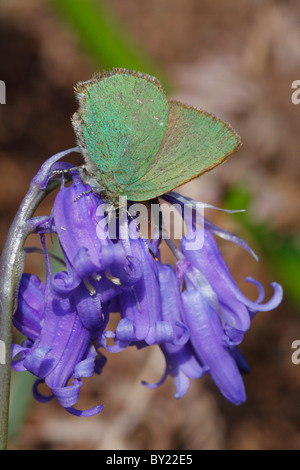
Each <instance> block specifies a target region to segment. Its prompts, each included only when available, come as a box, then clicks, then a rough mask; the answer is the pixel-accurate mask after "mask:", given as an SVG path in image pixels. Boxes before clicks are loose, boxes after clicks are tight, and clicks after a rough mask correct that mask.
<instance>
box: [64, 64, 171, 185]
mask: <svg viewBox="0 0 300 470" xmlns="http://www.w3.org/2000/svg"><path fill="white" fill-rule="evenodd" d="M78 97H79V101H80V102H81V113H80V114H78V113H77V115H75V117H74V118H73V124H74V122H75V125H74V128H75V132H76V128H77V136H78V140H79V142H80V143H81V146H83V147H84V149H83V153H84V156H85V159H86V163H87V166H89V163H91V162H90V161H89V159H90V160H91V161H92V163H93V168H94V173H95V170H96V172H97V174H96V176H97V178H98V179H99V180H100V181H101V180H104V183H105V184H104V185H105V186H106V187H109V188H110V190H111V191H116V192H118V193H119V192H121V193H123V192H125V193H126V187H128V186H129V185H130V184H131V183H132V182H134V181H136V180H139V179H140V178H141V177H142V175H144V174H145V173H146V171H147V169H148V167H149V166H150V165H151V163H152V162H153V160H154V158H155V156H156V155H157V152H158V150H159V148H160V145H161V142H162V139H163V137H164V134H165V131H166V128H167V124H168V114H169V105H168V100H167V98H166V96H165V93H164V91H163V89H162V87H161V86H160V84H159V82H158V81H157V80H156V79H154V78H152V77H150V76H148V75H144V74H140V73H137V72H132V71H126V70H123V69H121V70H114V72H113V73H111V74H107V75H104V76H103V77H102V76H100V78H99V79H98V80H97V79H94V80H91V81H90V82H86V84H82V85H81V87H79V93H78ZM80 119H81V121H80V125H77V126H76V121H77V122H78V120H80ZM78 134H79V135H78Z"/></svg>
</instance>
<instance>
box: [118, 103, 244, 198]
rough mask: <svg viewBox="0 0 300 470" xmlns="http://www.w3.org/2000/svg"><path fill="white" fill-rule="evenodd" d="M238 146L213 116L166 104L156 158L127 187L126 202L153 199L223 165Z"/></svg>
mask: <svg viewBox="0 0 300 470" xmlns="http://www.w3.org/2000/svg"><path fill="white" fill-rule="evenodd" d="M240 145H241V140H240V138H239V136H238V135H237V134H236V132H235V131H234V130H233V129H232V127H231V126H230V125H229V124H227V123H225V122H223V121H221V120H220V119H219V118H217V117H216V116H214V115H213V114H209V113H207V112H205V111H201V110H198V109H195V108H191V107H189V106H186V105H184V104H182V103H179V102H177V101H169V120H168V127H167V130H166V132H165V135H164V138H163V140H162V143H161V146H160V148H159V150H158V152H157V155H156V157H155V159H154V160H153V162H152V164H151V166H150V167H149V168H148V171H147V173H146V174H144V175H143V176H142V177H141V178H140V179H139V180H137V181H135V182H134V183H133V184H131V185H130V186H129V187H127V188H126V196H127V198H128V199H129V200H133V201H142V200H146V199H152V198H154V197H157V196H159V195H161V194H164V193H166V192H168V191H171V190H172V189H174V188H176V187H177V186H180V185H182V184H184V183H186V182H187V181H189V180H191V179H193V178H196V177H197V176H199V175H201V174H202V173H205V172H206V171H209V170H211V169H212V168H214V167H215V166H217V165H219V164H220V163H222V162H223V161H224V160H225V159H226V158H227V157H229V156H230V155H231V154H232V153H233V152H235V151H236V150H237V149H238V148H239V147H240Z"/></svg>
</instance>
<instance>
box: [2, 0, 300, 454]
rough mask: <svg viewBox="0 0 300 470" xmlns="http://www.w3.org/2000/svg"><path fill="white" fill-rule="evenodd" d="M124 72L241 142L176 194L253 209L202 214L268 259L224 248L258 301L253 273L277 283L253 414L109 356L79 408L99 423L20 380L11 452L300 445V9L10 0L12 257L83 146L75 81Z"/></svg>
mask: <svg viewBox="0 0 300 470" xmlns="http://www.w3.org/2000/svg"><path fill="white" fill-rule="evenodd" d="M113 66H117V67H118V66H121V67H126V68H133V69H138V70H141V71H144V72H147V73H150V74H152V75H155V76H157V77H158V78H159V79H160V80H161V82H162V83H163V84H164V86H165V88H166V89H167V92H168V94H169V96H170V97H172V98H176V99H179V100H181V101H183V102H185V103H187V104H191V105H194V106H196V107H199V108H202V109H204V110H207V111H210V112H213V113H215V114H217V115H218V116H220V117H221V118H223V119H225V120H226V121H228V122H230V123H231V124H232V126H233V127H234V128H235V129H236V130H237V132H238V133H239V134H240V135H241V137H242V140H243V147H242V148H241V149H240V150H239V152H238V153H237V154H235V155H234V156H233V157H231V159H230V160H229V161H227V162H226V163H225V164H224V165H221V166H219V167H218V168H216V169H214V170H213V171H212V172H210V173H207V174H205V175H203V176H202V177H200V178H199V179H197V180H195V181H192V182H190V183H189V184H187V185H185V187H182V188H180V191H181V192H183V193H184V194H186V195H188V196H191V197H194V198H196V199H199V200H201V201H203V202H206V203H208V204H214V205H216V206H220V207H223V208H230V209H245V208H246V209H247V212H246V213H245V214H234V215H228V214H224V213H220V212H216V211H212V210H211V211H207V213H206V216H207V217H208V218H210V220H212V221H213V222H215V223H216V224H218V225H220V226H222V227H223V228H226V229H228V230H231V231H233V232H235V233H237V234H239V235H240V236H242V237H243V238H244V239H245V240H246V241H247V242H248V243H249V244H250V245H251V247H252V248H253V249H254V251H255V252H256V253H257V254H258V256H259V258H260V262H259V263H257V262H256V261H255V260H254V259H252V258H251V256H250V255H249V254H247V253H244V252H243V251H242V249H240V248H239V247H237V246H232V245H231V244H230V243H226V242H224V243H220V246H221V249H222V252H223V254H224V257H225V259H226V261H227V263H228V265H229V267H230V269H231V271H232V273H233V276H234V277H235V279H236V281H237V283H238V284H239V286H240V287H241V289H242V290H243V292H245V294H247V295H249V297H251V298H253V299H254V298H255V295H256V292H255V290H252V288H251V287H249V286H247V285H246V283H245V282H244V278H245V277H246V276H253V277H255V278H256V279H258V280H259V281H260V282H261V283H262V284H263V285H264V286H265V288H266V295H267V296H268V297H269V296H270V295H272V289H271V288H270V283H271V282H272V281H275V280H276V281H278V282H281V283H282V285H283V287H284V291H285V298H284V301H283V303H282V304H281V305H280V306H279V307H278V308H277V309H276V310H275V311H272V312H267V313H259V314H258V315H257V316H256V318H255V320H254V322H253V324H252V327H251V329H250V331H249V332H248V333H247V334H246V337H245V340H244V342H243V345H242V348H241V349H242V351H243V353H244V354H245V356H246V358H247V360H248V362H249V364H250V367H251V369H252V372H251V374H249V375H247V376H245V377H244V380H245V384H246V390H247V395H248V400H247V402H246V403H245V404H244V405H242V406H240V407H235V406H233V405H231V404H230V403H227V402H226V400H225V399H224V398H223V397H222V395H221V394H220V393H219V391H218V390H217V389H216V387H215V385H214V384H213V383H212V381H211V380H210V378H209V377H204V378H203V379H201V380H198V381H192V382H191V386H190V389H189V391H188V393H187V395H186V396H184V397H183V398H181V399H180V400H179V401H177V400H176V399H175V398H174V396H173V394H174V392H175V390H174V385H173V382H172V379H171V378H169V379H168V380H167V381H166V382H165V383H164V384H163V385H162V386H161V387H160V388H159V389H157V390H148V389H147V388H145V387H143V386H142V385H141V380H147V381H157V380H159V379H160V377H161V374H162V372H163V370H164V360H163V358H162V356H161V355H160V353H159V351H158V350H156V349H155V348H149V349H148V350H145V351H139V352H137V351H136V350H129V351H124V352H122V353H120V354H117V355H109V357H108V363H107V365H106V366H105V370H104V371H103V374H102V375H101V376H99V377H98V376H95V377H93V378H90V379H86V380H85V382H84V387H82V391H81V397H80V400H79V402H78V407H79V408H80V407H81V408H82V409H84V408H89V407H91V406H93V405H96V404H100V403H101V404H104V410H103V412H102V413H101V414H100V415H98V416H95V417H92V418H76V417H73V416H70V415H69V414H68V413H67V412H66V411H65V410H64V409H62V408H61V407H59V405H58V404H57V402H56V401H53V402H51V403H48V404H44V405H43V404H40V403H37V402H35V401H34V400H33V399H32V396H31V384H32V377H31V376H30V374H26V373H19V374H16V375H15V374H13V376H12V392H11V413H10V440H9V448H11V449H36V450H37V449H166V450H175V449H179V450H189V449H212V450H218V449H233V450H238V449H299V448H300V364H299V365H295V364H293V363H292V361H291V355H292V352H293V350H292V349H291V344H292V342H293V341H294V340H295V339H300V286H299V278H300V242H299V223H300V222H299V221H300V187H299V177H300V164H299V150H300V132H299V124H300V105H298V106H297V105H295V104H293V103H292V101H291V95H292V92H293V91H294V90H292V88H291V86H292V82H293V81H294V80H299V79H300V4H299V1H297V0H282V1H279V0H277V1H276V0H274V1H271V0H269V1H267V0H256V1H255V0H240V1H239V2H236V1H233V0H224V1H222V2H220V1H219V0H185V1H182V0H151V1H149V0H111V1H104V0H26V2H24V1H22V0H1V3H0V79H1V80H3V81H4V82H5V84H6V104H1V105H0V174H1V185H0V211H1V222H0V224H1V225H0V228H1V230H0V239H1V240H0V241H1V247H2V246H3V243H4V240H5V237H6V234H7V231H8V229H9V226H10V224H11V222H12V220H13V218H14V215H15V213H16V211H17V208H18V205H19V204H20V202H21V201H22V199H23V197H24V195H25V193H26V192H27V189H28V186H29V183H30V180H31V178H32V177H33V176H34V175H35V174H36V172H37V171H38V169H39V167H40V166H41V164H42V163H43V161H44V160H45V159H46V158H48V157H49V156H51V155H52V154H55V153H57V152H59V151H61V150H64V149H67V148H70V147H73V146H74V145H75V138H74V134H73V130H72V126H71V122H70V117H71V115H72V114H73V113H74V111H76V109H77V103H76V101H75V99H74V93H73V87H74V85H75V84H76V83H77V82H78V81H84V80H87V79H89V78H90V77H91V75H92V74H93V73H94V72H95V71H97V70H100V71H101V70H107V69H110V68H112V67H113ZM76 158H78V157H76V156H75V157H71V160H70V161H72V162H73V163H74V162H75V163H77V161H76ZM74 160H75V161H74ZM52 202H53V200H51V196H50V197H49V198H48V199H46V201H44V202H43V205H42V207H41V208H40V209H39V211H40V213H41V214H47V213H49V212H50V211H51V204H52ZM31 244H33V243H32V242H31ZM26 270H27V271H29V270H30V271H31V272H36V273H39V272H40V271H41V257H40V256H39V255H31V256H28V260H27V261H26Z"/></svg>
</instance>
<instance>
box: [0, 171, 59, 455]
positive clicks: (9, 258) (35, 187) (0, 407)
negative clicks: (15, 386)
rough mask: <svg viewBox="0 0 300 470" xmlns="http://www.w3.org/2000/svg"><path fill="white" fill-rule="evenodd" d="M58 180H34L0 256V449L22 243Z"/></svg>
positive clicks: (3, 440)
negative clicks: (35, 214) (44, 181)
mask: <svg viewBox="0 0 300 470" xmlns="http://www.w3.org/2000/svg"><path fill="white" fill-rule="evenodd" d="M59 184H60V180H59V179H53V180H51V181H50V183H49V184H48V185H47V187H46V189H41V186H40V185H39V184H38V183H37V182H36V181H33V182H32V184H31V186H30V189H29V191H28V193H27V194H26V196H25V198H24V200H23V202H22V204H21V206H20V208H19V210H18V212H17V215H16V217H15V219H14V221H13V223H12V225H11V227H10V230H9V233H8V236H7V239H6V242H5V245H4V248H3V252H2V255H1V259H0V340H1V343H0V344H1V346H4V347H2V354H1V357H0V449H1V450H3V449H6V446H7V432H8V410H9V392H10V374H11V348H12V318H13V313H14V306H15V299H16V294H17V289H18V285H19V281H20V277H21V276H22V273H23V267H24V259H25V252H24V250H23V248H24V243H25V241H26V239H27V237H28V235H29V234H30V233H32V231H33V226H32V225H30V223H29V222H28V219H30V218H31V217H32V216H33V214H34V212H35V210H36V209H37V207H38V206H39V204H40V203H41V201H42V200H43V199H44V198H45V197H46V196H47V194H49V193H50V192H51V191H52V190H53V189H55V188H56V187H57V186H59Z"/></svg>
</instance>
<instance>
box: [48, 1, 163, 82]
mask: <svg viewBox="0 0 300 470" xmlns="http://www.w3.org/2000/svg"><path fill="white" fill-rule="evenodd" d="M50 3H51V4H52V5H53V7H54V10H55V11H57V12H58V14H60V15H61V16H62V18H63V20H64V21H65V22H66V23H68V24H69V25H70V26H71V28H72V29H73V31H74V33H75V34H76V36H77V37H78V39H79V41H80V43H81V44H82V45H83V46H84V47H85V50H86V52H87V54H88V55H89V56H90V57H91V58H92V59H93V60H94V62H95V65H96V66H97V70H98V68H99V67H100V68H101V69H102V70H109V69H111V68H113V67H122V68H127V69H133V70H137V71H140V72H144V73H148V74H150V75H154V76H156V77H158V78H159V80H160V81H161V83H162V84H163V85H164V86H165V87H168V83H167V82H166V80H165V78H164V77H163V73H162V71H161V70H160V69H159V67H158V66H157V65H156V64H155V63H154V61H152V60H151V59H150V58H149V57H148V55H147V54H146V53H145V51H143V49H142V48H141V47H140V45H139V44H138V41H137V40H135V39H134V38H133V37H131V35H130V34H129V32H128V31H127V30H126V29H125V28H124V27H123V25H122V24H121V23H120V21H118V19H117V18H116V16H115V15H114V13H113V11H112V10H111V9H110V8H109V5H108V3H107V2H105V1H104V0H50Z"/></svg>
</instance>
